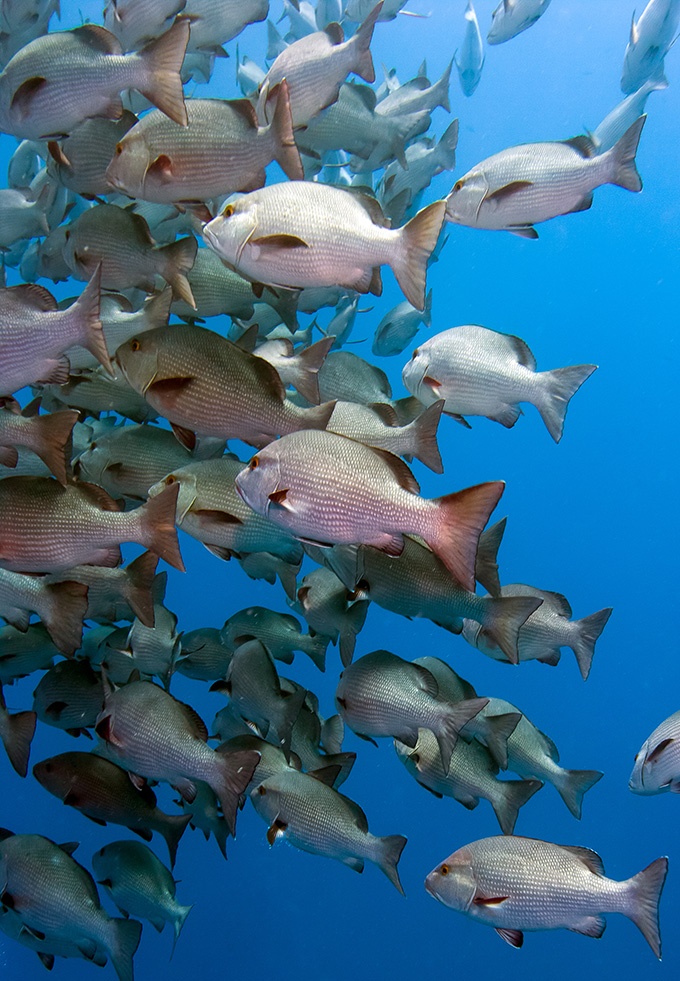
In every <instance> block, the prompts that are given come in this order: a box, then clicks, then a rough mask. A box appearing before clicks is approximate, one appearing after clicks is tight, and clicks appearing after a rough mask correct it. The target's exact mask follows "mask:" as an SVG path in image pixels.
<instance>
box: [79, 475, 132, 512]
mask: <svg viewBox="0 0 680 981" xmlns="http://www.w3.org/2000/svg"><path fill="white" fill-rule="evenodd" d="M74 486H75V487H77V489H78V491H79V492H80V493H82V495H83V497H87V498H88V499H89V500H90V502H91V503H92V504H96V505H97V506H98V507H100V508H101V509H102V511H122V510H123V508H122V505H121V504H120V502H119V501H114V499H113V498H112V497H111V495H110V494H108V493H107V492H106V491H105V490H104V488H103V487H100V486H99V485H98V484H90V483H88V482H87V481H78V483H77V484H75V485H74Z"/></svg>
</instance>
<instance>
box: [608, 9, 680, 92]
mask: <svg viewBox="0 0 680 981" xmlns="http://www.w3.org/2000/svg"><path fill="white" fill-rule="evenodd" d="M679 27H680V3H678V0H649V2H648V3H647V5H646V7H645V9H644V10H643V11H642V13H641V14H640V16H639V17H638V19H637V21H636V20H635V14H633V18H632V20H631V24H630V39H629V41H628V44H627V46H626V51H625V54H624V56H623V72H622V74H621V91H622V92H625V93H626V95H630V94H631V93H633V92H635V90H636V89H639V88H640V86H641V85H643V84H644V83H645V82H647V81H649V79H652V78H658V77H659V76H661V77H662V78H663V71H664V59H665V57H666V55H667V54H668V51H669V49H670V47H671V46H672V45H673V44H674V43H675V41H676V40H677V35H678V28H679Z"/></svg>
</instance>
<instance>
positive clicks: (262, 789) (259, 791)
mask: <svg viewBox="0 0 680 981" xmlns="http://www.w3.org/2000/svg"><path fill="white" fill-rule="evenodd" d="M257 792H258V794H259V795H260V797H264V795H265V794H266V793H267V791H266V789H265V788H264V787H263V786H262V784H260V786H259V787H258V788H257Z"/></svg>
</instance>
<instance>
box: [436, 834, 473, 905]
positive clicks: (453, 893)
mask: <svg viewBox="0 0 680 981" xmlns="http://www.w3.org/2000/svg"><path fill="white" fill-rule="evenodd" d="M425 889H426V890H427V892H429V894H430V895H431V896H432V897H434V899H437V900H438V901H439V902H440V903H443V905H444V906H448V907H449V909H455V910H458V912H459V913H466V912H467V911H468V910H469V909H470V907H471V906H472V901H473V899H474V898H475V893H476V891H477V883H476V881H475V876H474V871H473V868H472V864H471V856H470V853H469V850H468V849H467V848H460V849H459V850H458V851H457V852H454V853H453V854H452V855H449V857H448V858H447V859H445V860H444V861H443V862H441V863H440V864H439V865H437V867H436V868H434V869H432V871H431V872H430V874H429V875H428V876H427V877H426V879H425Z"/></svg>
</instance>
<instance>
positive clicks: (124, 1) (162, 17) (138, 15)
mask: <svg viewBox="0 0 680 981" xmlns="http://www.w3.org/2000/svg"><path fill="white" fill-rule="evenodd" d="M185 3H186V0H109V2H108V3H107V4H106V7H105V8H104V26H105V27H106V28H107V29H108V30H109V31H111V32H112V33H113V34H115V35H116V37H117V38H118V40H119V41H120V43H121V45H122V48H123V50H124V51H136V50H137V49H138V48H140V47H141V46H142V45H144V44H147V43H148V42H149V41H152V40H153V39H154V38H156V37H158V35H159V34H163V33H164V31H167V30H168V28H169V27H171V26H172V23H173V21H174V19H175V17H176V16H177V14H179V13H181V12H182V10H183V9H184V5H185Z"/></svg>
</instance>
